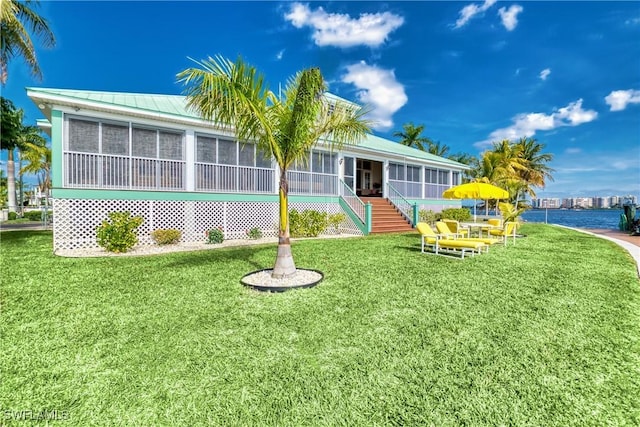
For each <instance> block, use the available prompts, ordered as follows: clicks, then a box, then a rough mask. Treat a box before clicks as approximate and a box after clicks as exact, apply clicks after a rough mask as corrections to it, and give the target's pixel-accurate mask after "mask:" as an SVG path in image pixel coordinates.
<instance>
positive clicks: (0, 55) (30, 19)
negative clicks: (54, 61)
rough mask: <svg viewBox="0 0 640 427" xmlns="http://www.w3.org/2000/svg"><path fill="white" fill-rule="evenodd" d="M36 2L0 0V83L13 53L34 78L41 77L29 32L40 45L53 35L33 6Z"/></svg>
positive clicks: (50, 44)
mask: <svg viewBox="0 0 640 427" xmlns="http://www.w3.org/2000/svg"><path fill="white" fill-rule="evenodd" d="M38 3H39V2H38V1H37V0H25V1H18V0H2V7H0V38H1V39H2V45H1V48H0V83H2V84H3V85H4V84H5V83H6V82H7V77H8V68H9V62H10V61H11V60H12V59H13V58H14V57H16V56H22V58H23V59H24V61H25V62H26V63H27V65H28V66H29V68H30V69H31V73H32V74H33V75H34V76H35V77H36V78H39V79H41V78H42V71H41V70H40V65H39V64H38V58H37V57H36V50H35V47H34V46H33V41H32V40H31V35H33V36H35V37H38V38H39V39H40V40H41V41H42V44H43V45H44V47H53V46H54V45H55V43H56V39H55V37H54V35H53V32H52V31H51V29H50V28H49V24H48V23H47V21H46V20H45V19H44V18H42V17H41V16H40V15H38V14H37V13H36V12H35V11H34V10H33V8H32V5H33V6H37V5H38Z"/></svg>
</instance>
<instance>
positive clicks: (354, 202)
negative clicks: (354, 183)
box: [340, 180, 365, 224]
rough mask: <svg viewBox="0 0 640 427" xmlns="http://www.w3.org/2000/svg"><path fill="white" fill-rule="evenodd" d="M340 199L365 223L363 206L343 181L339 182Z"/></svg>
mask: <svg viewBox="0 0 640 427" xmlns="http://www.w3.org/2000/svg"><path fill="white" fill-rule="evenodd" d="M340 197H341V198H342V200H344V201H345V203H346V204H347V205H349V207H350V208H351V210H352V211H353V213H354V214H356V215H357V217H358V218H360V221H362V223H363V224H364V223H365V205H364V203H363V202H362V200H360V198H359V197H358V196H357V195H356V193H354V192H353V190H352V189H351V187H349V186H348V185H347V184H346V183H345V182H344V181H343V180H340Z"/></svg>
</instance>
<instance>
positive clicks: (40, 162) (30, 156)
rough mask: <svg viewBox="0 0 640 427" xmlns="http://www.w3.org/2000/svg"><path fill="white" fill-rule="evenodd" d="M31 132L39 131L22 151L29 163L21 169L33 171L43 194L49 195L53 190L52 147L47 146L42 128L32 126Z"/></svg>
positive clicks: (22, 157)
mask: <svg viewBox="0 0 640 427" xmlns="http://www.w3.org/2000/svg"><path fill="white" fill-rule="evenodd" d="M30 128H35V129H30V131H31V132H37V134H35V135H33V136H32V137H31V138H30V139H31V141H32V142H27V143H26V144H25V147H24V150H23V151H22V152H21V153H20V156H21V159H22V160H25V161H26V162H27V163H26V164H25V165H24V166H23V167H22V169H20V173H21V174H25V173H31V174H34V175H36V176H37V177H38V188H39V190H40V193H41V194H44V195H48V194H49V190H51V149H50V148H49V147H47V146H46V141H45V139H44V138H43V137H42V136H41V135H40V130H39V129H37V128H36V127H35V126H30Z"/></svg>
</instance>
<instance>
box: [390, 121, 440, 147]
mask: <svg viewBox="0 0 640 427" xmlns="http://www.w3.org/2000/svg"><path fill="white" fill-rule="evenodd" d="M422 131H424V125H419V126H416V125H414V124H413V123H405V124H404V125H402V131H398V132H394V133H393V136H395V137H398V138H400V141H399V142H400V144H402V145H406V146H407V147H414V148H417V149H418V150H420V151H427V150H426V148H425V144H427V145H430V144H431V143H432V141H431V139H429V138H428V137H426V136H422Z"/></svg>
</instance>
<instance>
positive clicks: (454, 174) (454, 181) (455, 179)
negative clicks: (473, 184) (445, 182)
mask: <svg viewBox="0 0 640 427" xmlns="http://www.w3.org/2000/svg"><path fill="white" fill-rule="evenodd" d="M451 175H452V180H451V185H458V184H460V172H452V174H451Z"/></svg>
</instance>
